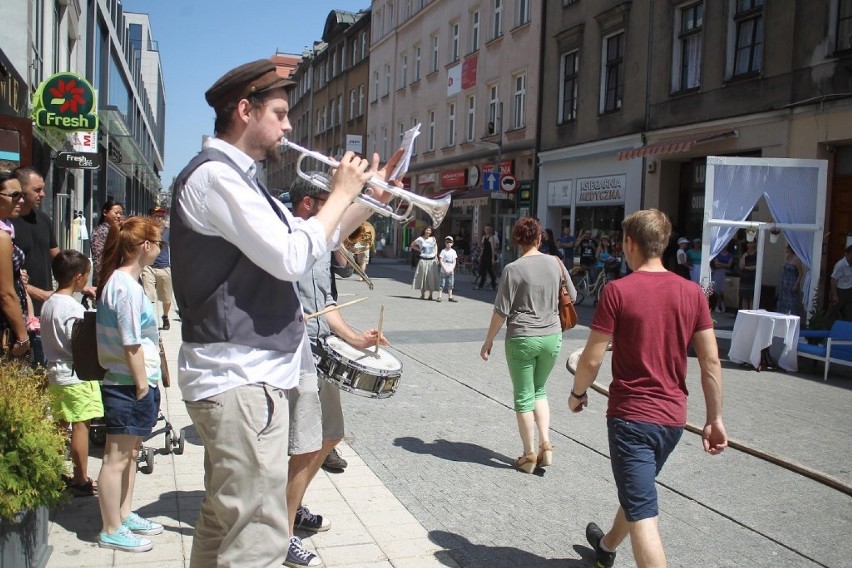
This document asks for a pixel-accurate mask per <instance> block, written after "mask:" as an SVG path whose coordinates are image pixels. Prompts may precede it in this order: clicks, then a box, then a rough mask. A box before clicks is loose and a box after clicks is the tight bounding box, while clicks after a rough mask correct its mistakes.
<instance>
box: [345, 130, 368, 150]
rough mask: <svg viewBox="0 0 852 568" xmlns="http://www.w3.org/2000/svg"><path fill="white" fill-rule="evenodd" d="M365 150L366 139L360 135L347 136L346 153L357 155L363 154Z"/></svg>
mask: <svg viewBox="0 0 852 568" xmlns="http://www.w3.org/2000/svg"><path fill="white" fill-rule="evenodd" d="M363 148H364V137H363V136H361V135H360V134H347V135H346V151H347V152H349V151H352V152H355V153H356V154H363V153H364V152H363Z"/></svg>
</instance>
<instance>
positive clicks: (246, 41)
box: [122, 0, 370, 190]
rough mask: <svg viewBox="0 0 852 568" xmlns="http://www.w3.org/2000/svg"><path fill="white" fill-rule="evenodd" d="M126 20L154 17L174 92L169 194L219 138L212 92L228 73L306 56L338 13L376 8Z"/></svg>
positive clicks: (196, 12) (210, 1) (222, 1)
mask: <svg viewBox="0 0 852 568" xmlns="http://www.w3.org/2000/svg"><path fill="white" fill-rule="evenodd" d="M122 5H123V7H124V10H125V11H126V12H141V13H146V14H148V16H149V19H150V22H151V35H152V37H153V39H154V41H156V42H157V43H158V47H159V51H160V64H161V65H162V67H163V76H164V83H165V90H166V149H165V155H164V160H165V166H164V170H163V172H162V173H161V180H162V184H163V189H164V190H165V189H168V188H169V186H170V185H171V183H172V178H173V177H174V176H176V175H177V174H178V173H179V172H180V170H181V169H183V167H184V166H185V165H186V164H187V163H188V162H189V160H190V159H191V158H192V157H193V156H194V155H195V154H196V153H197V152H198V151H199V150H200V149H201V138H202V136H204V135H205V134H212V133H213V119H214V113H213V109H212V108H210V107H209V106H207V103H206V102H205V100H204V91H206V90H207V88H208V87H210V85H212V84H213V83H214V82H215V81H216V79H218V78H219V77H221V76H222V75H224V74H225V72H226V71H228V70H229V69H232V68H234V67H236V66H238V65H241V64H243V63H248V62H249V61H254V60H255V59H261V58H264V57H271V56H272V55H274V54H275V53H276V52H282V53H297V54H300V53H302V51H304V49H305V48H306V47H310V46H312V45H313V43H314V41H318V40H321V39H322V31H323V27H324V26H325V20H326V18H327V17H328V14H329V13H330V12H331V11H332V10H347V11H351V12H357V11H358V10H361V9H366V8H369V7H370V0H309V1H302V0H277V1H275V0H248V1H244V2H243V1H239V0H237V1H234V0H123V2H122Z"/></svg>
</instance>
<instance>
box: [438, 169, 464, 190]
mask: <svg viewBox="0 0 852 568" xmlns="http://www.w3.org/2000/svg"><path fill="white" fill-rule="evenodd" d="M466 185H467V170H463V169H462V170H446V171H443V172H441V189H452V188H454V187H464V186H466Z"/></svg>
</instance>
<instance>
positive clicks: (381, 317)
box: [373, 304, 385, 355]
mask: <svg viewBox="0 0 852 568" xmlns="http://www.w3.org/2000/svg"><path fill="white" fill-rule="evenodd" d="M384 319H385V305H384V304H382V307H381V309H380V310H379V332H378V333H377V334H376V347H375V348H374V349H373V354H374V355H378V354H379V343H381V341H382V322H383V321H384Z"/></svg>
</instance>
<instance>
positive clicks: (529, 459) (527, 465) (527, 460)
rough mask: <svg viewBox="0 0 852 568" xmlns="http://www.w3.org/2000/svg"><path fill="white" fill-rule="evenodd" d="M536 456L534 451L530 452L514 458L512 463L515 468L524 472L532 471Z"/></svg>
mask: <svg viewBox="0 0 852 568" xmlns="http://www.w3.org/2000/svg"><path fill="white" fill-rule="evenodd" d="M537 458H538V456H536V454H535V452H530V453H528V454H525V455H523V456H521V457H519V458H518V459H516V460H515V463H514V464H513V465H514V466H515V469H517V470H520V471H523V472H524V473H532V472H533V471H534V470H535V466H536V463H537Z"/></svg>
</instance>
